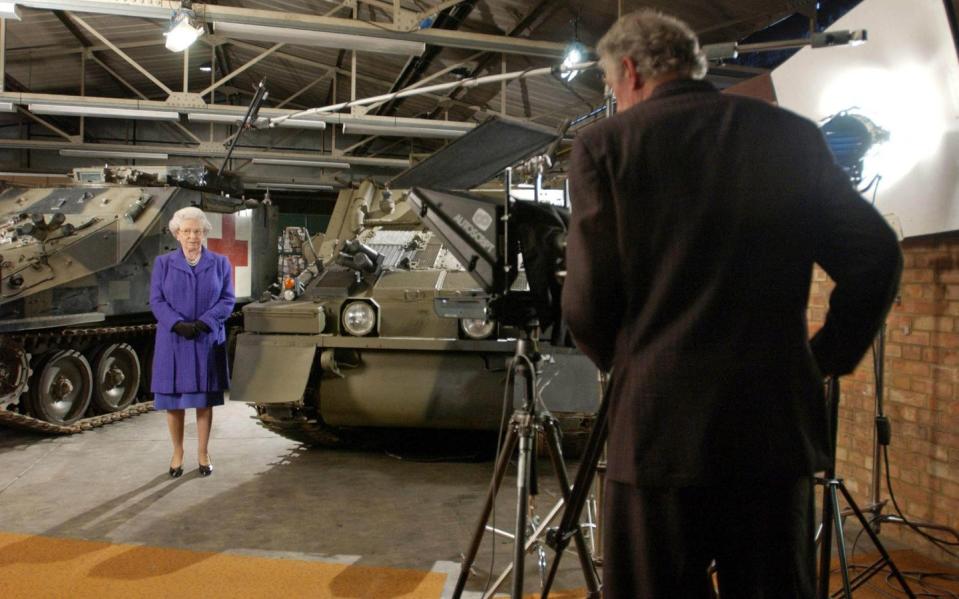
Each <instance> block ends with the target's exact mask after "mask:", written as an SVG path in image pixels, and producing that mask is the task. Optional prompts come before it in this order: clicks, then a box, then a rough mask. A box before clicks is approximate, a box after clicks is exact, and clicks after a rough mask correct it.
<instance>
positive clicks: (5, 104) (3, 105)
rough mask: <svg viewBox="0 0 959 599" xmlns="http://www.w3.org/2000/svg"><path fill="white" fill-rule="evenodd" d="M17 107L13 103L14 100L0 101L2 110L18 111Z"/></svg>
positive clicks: (0, 109)
mask: <svg viewBox="0 0 959 599" xmlns="http://www.w3.org/2000/svg"><path fill="white" fill-rule="evenodd" d="M16 111H17V107H16V106H14V105H13V102H0V112H16Z"/></svg>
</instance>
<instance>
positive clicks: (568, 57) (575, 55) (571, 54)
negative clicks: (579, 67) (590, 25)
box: [561, 42, 587, 81]
mask: <svg viewBox="0 0 959 599" xmlns="http://www.w3.org/2000/svg"><path fill="white" fill-rule="evenodd" d="M586 55H587V50H586V46H584V45H583V44H581V43H579V42H573V43H571V44H570V45H568V46H566V54H564V55H563V67H564V68H567V69H568V68H570V67H571V66H573V65H574V64H579V63H581V62H585V61H586V58H587V56H586ZM576 75H579V71H566V72H565V73H563V74H562V75H561V77H562V78H563V80H565V81H572V80H573V79H575V78H576Z"/></svg>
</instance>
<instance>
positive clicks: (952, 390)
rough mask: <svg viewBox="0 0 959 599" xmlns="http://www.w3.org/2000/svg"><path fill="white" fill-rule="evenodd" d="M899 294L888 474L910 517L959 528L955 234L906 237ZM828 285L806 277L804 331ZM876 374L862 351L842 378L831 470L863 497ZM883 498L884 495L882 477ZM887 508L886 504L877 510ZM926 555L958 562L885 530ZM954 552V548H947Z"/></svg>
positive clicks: (889, 375) (958, 246)
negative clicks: (807, 298)
mask: <svg viewBox="0 0 959 599" xmlns="http://www.w3.org/2000/svg"><path fill="white" fill-rule="evenodd" d="M902 249H903V255H904V266H905V268H904V270H903V275H902V284H901V287H900V298H899V300H898V301H897V303H896V305H895V306H894V307H893V309H892V311H891V312H890V314H889V318H888V319H887V321H886V322H887V331H886V359H885V363H884V365H885V383H886V386H885V402H884V406H885V412H886V415H887V416H888V417H889V419H890V421H891V423H892V443H891V445H890V446H889V463H890V469H889V471H890V474H891V476H892V485H893V490H894V492H895V495H896V499H897V500H898V502H899V506H900V507H901V508H902V510H903V512H904V513H905V514H906V516H907V517H909V518H910V519H916V520H922V521H932V522H935V523H937V524H943V525H947V526H951V527H953V528H956V529H959V233H949V234H944V235H936V236H929V237H923V238H916V239H907V240H905V241H903V243H902ZM831 289H832V284H831V283H830V281H829V280H828V278H827V277H826V275H825V273H823V272H821V271H819V270H817V271H816V272H815V274H814V276H813V285H812V291H811V294H810V303H809V321H810V327H811V329H816V328H818V327H819V326H821V324H822V320H823V316H824V314H825V310H826V305H827V302H828V294H829V291H830V290H831ZM875 403H876V402H875V377H874V376H873V358H872V354H871V353H869V354H867V355H866V357H865V358H864V359H863V361H862V363H860V364H859V367H858V368H857V369H856V371H855V372H854V373H853V374H852V375H850V376H848V377H845V378H844V379H843V380H842V399H841V402H840V410H839V420H840V422H839V435H838V439H839V444H838V448H837V465H836V471H837V473H838V475H839V476H841V477H843V478H845V480H846V484H847V486H848V488H849V490H850V491H851V492H852V494H853V496H854V497H855V498H856V500H857V501H858V502H859V503H860V506H863V507H864V506H866V505H868V504H869V500H870V486H871V485H870V480H871V472H872V468H873V464H872V461H873V459H872V443H873V441H872V438H873V429H874V426H873V418H874V414H875ZM879 496H880V498H882V499H888V498H889V492H888V490H887V488H886V482H885V480H883V481H882V486H881V492H880V495H879ZM883 513H885V514H892V513H894V512H893V510H892V506H891V504H889V505H888V506H887V508H886V509H885V510H884V511H883ZM882 536H883V538H887V537H888V538H890V539H894V540H896V541H897V542H903V543H905V544H906V545H908V546H910V547H911V548H914V549H915V550H917V551H920V552H922V553H924V554H926V555H929V556H932V557H935V558H937V559H940V560H943V561H949V562H952V563H956V564H957V565H959V560H957V559H955V558H951V557H949V556H947V555H946V554H945V553H943V552H941V551H939V550H937V549H935V548H934V547H933V546H932V545H931V544H930V543H929V542H927V541H925V540H923V539H921V538H920V537H919V536H918V535H916V534H914V533H912V532H910V531H908V530H906V529H904V528H903V527H899V526H892V525H886V526H883V528H882ZM954 551H955V552H956V553H959V547H956V548H954Z"/></svg>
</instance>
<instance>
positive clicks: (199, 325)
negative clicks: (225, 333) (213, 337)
mask: <svg viewBox="0 0 959 599" xmlns="http://www.w3.org/2000/svg"><path fill="white" fill-rule="evenodd" d="M193 326H194V328H196V330H197V333H201V332H202V333H209V332H210V331H211V330H212V329H210V325H208V324H207V323H205V322H203V321H202V320H194V321H193Z"/></svg>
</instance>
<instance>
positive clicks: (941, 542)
mask: <svg viewBox="0 0 959 599" xmlns="http://www.w3.org/2000/svg"><path fill="white" fill-rule="evenodd" d="M882 455H883V461H884V462H885V466H886V488H887V489H888V491H889V498H890V499H891V500H892V505H893V507H894V508H895V510H896V515H898V516H899V517H900V518H901V519H902V523H903V524H905V525H906V526H908V527H909V528H911V529H912V530H913V531H914V532H916V533H917V534H919V535H920V536H922V537H924V538H926V539H927V540H929V541H931V542H932V543H933V544H934V545H936V547H938V548H939V549H942V550H943V551H945V552H946V553H948V554H949V555H951V556H952V557H955V558H959V554H956V553H954V552H953V551H950V550H949V549H947V546H949V547H959V541H949V540H947V539H942V538H939V537H937V536H935V535H931V534H929V533H927V532H926V531H924V530H922V529H921V528H919V527H918V526H916V525H915V524H913V523H912V521H911V520H909V519H908V518H906V515H905V514H903V513H902V510H901V509H900V508H899V502H897V501H896V494H895V493H894V492H893V490H892V477H891V476H890V475H889V447H886V446H884V447H883V448H882Z"/></svg>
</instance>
